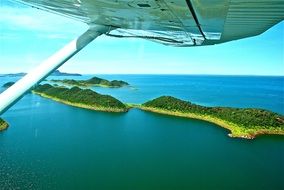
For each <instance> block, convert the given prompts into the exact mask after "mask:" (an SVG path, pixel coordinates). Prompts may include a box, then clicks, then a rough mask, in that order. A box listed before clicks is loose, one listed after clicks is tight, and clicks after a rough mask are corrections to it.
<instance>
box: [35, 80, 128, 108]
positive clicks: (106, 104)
mask: <svg viewBox="0 0 284 190" xmlns="http://www.w3.org/2000/svg"><path fill="white" fill-rule="evenodd" d="M32 92H33V93H35V94H38V95H40V96H42V97H46V98H50V99H52V100H55V101H58V102H62V103H64V104H68V105H72V106H75V107H80V108H86V109H91V110H97V111H106V112H126V111H128V108H127V107H126V105H124V104H123V103H122V102H120V101H119V100H117V99H115V98H114V97H112V96H109V95H102V94H99V93H96V92H94V91H92V90H90V89H81V88H79V87H72V88H71V89H69V88H65V87H55V86H52V85H50V84H44V85H39V86H38V87H36V88H35V89H33V91H32Z"/></svg>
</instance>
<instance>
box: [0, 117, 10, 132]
mask: <svg viewBox="0 0 284 190" xmlns="http://www.w3.org/2000/svg"><path fill="white" fill-rule="evenodd" d="M8 126H9V125H8V123H7V122H6V121H4V120H3V119H1V118H0V131H2V130H5V129H7V128H8Z"/></svg>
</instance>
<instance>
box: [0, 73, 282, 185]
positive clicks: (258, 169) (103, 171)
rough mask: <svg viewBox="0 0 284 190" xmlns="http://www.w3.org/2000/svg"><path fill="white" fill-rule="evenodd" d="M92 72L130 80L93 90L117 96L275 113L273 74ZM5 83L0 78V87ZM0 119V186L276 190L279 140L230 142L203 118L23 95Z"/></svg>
mask: <svg viewBox="0 0 284 190" xmlns="http://www.w3.org/2000/svg"><path fill="white" fill-rule="evenodd" d="M88 77H90V76H83V77H73V78H75V79H82V78H88ZM101 77H104V78H107V79H121V80H125V81H127V82H129V83H130V84H131V85H132V87H131V88H120V89H107V88H94V89H95V90H96V91H98V92H101V93H104V94H111V95H113V96H115V97H116V98H118V99H120V100H122V101H124V102H131V103H142V102H144V101H147V100H149V99H152V98H155V97H158V96H160V95H173V96H175V97H178V98H182V99H185V100H188V101H192V102H194V103H198V104H202V105H207V106H215V105H218V106H233V107H257V108H265V109H269V110H271V111H274V112H278V113H281V114H284V78H283V77H282V78H281V77H224V76H174V75H165V76H156V75H148V76H147V75H106V76H101ZM57 78H60V77H57ZM61 78H62V77H61ZM64 78H66V77H64ZM11 80H16V78H0V86H2V85H3V84H4V83H5V82H8V81H11ZM3 118H4V119H5V120H7V121H8V122H9V124H10V127H9V128H8V130H6V131H4V132H1V133H0V145H1V146H0V185H1V186H0V189H9V188H12V189H16V188H21V189H284V182H283V178H284V137H283V136H262V137H259V138H257V139H255V140H243V139H233V138H229V137H228V136H227V134H228V131H226V130H224V129H222V128H220V127H218V126H216V125H214V124H209V123H207V122H203V121H197V120H190V119H186V118H176V117H172V116H165V115H159V114H154V113H147V112H144V111H140V110H137V109H133V110H130V111H129V112H128V113H103V112H95V111H89V110H84V109H79V108H74V107H70V106H66V105H63V104H60V103H57V102H54V101H52V100H48V99H43V98H41V97H39V96H36V95H33V94H27V95H26V96H25V97H24V98H23V99H22V100H21V101H20V102H19V103H17V104H16V105H15V106H14V107H13V108H11V109H10V110H9V111H8V112H6V113H5V114H4V115H3Z"/></svg>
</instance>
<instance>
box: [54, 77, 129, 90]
mask: <svg viewBox="0 0 284 190" xmlns="http://www.w3.org/2000/svg"><path fill="white" fill-rule="evenodd" d="M51 82H55V83H61V84H65V85H70V86H80V87H90V86H101V87H109V88H119V87H123V86H128V85H129V84H128V83H127V82H125V81H121V80H113V81H108V80H106V79H101V78H98V77H93V78H91V79H88V80H73V79H64V80H51Z"/></svg>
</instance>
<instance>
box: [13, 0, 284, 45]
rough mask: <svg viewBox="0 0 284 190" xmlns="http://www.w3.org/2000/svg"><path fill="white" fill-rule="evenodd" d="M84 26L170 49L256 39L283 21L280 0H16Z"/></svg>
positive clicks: (282, 9)
mask: <svg viewBox="0 0 284 190" xmlns="http://www.w3.org/2000/svg"><path fill="white" fill-rule="evenodd" d="M16 1H19V2H22V3H25V4H28V5H30V6H32V7H36V8H39V9H43V10H46V11H50V12H54V13H57V14H60V15H64V16H68V17H71V18H74V19H77V20H80V21H82V22H85V23H87V24H88V25H96V24H98V25H106V26H112V27H113V28H116V29H115V30H111V31H110V32H108V33H107V35H109V36H114V37H138V38H145V39H149V40H153V41H158V42H160V43H163V44H167V45H174V46H195V45H212V44H218V43H223V42H227V41H232V40H237V39H241V38H246V37H251V36H256V35H259V34H261V33H263V32H265V31H266V30H267V29H269V28H270V27H272V26H273V25H275V24H277V23H278V22H280V21H282V20H283V19H284V0H16Z"/></svg>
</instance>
